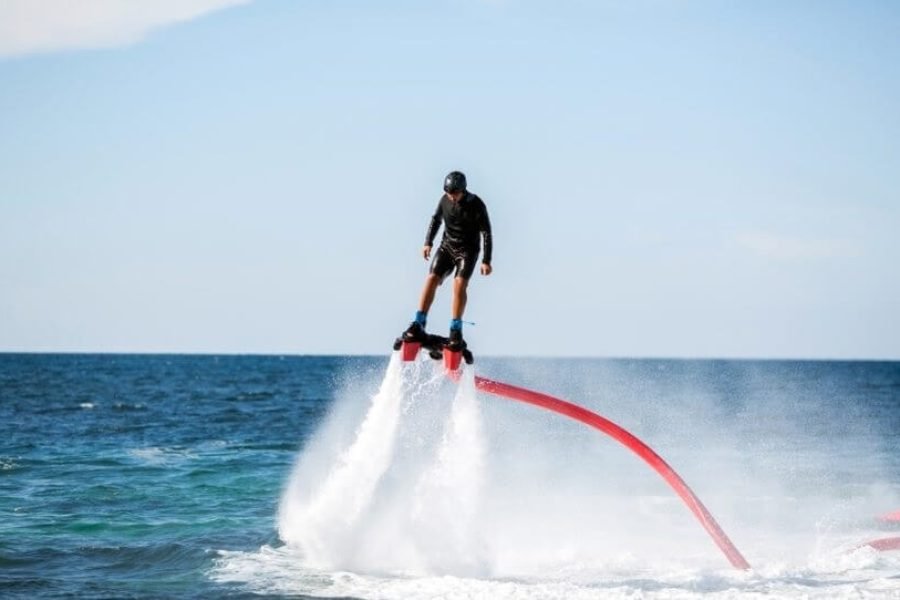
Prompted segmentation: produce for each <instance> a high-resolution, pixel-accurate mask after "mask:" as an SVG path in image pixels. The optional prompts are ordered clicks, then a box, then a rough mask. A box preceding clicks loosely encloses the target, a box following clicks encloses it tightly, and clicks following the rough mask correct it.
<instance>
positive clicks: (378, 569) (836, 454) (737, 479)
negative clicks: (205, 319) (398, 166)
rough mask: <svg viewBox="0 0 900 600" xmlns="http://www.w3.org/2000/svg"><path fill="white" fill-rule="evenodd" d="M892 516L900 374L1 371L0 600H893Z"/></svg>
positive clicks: (635, 367)
mask: <svg viewBox="0 0 900 600" xmlns="http://www.w3.org/2000/svg"><path fill="white" fill-rule="evenodd" d="M475 375H478V376H481V377H488V378H491V379H494V380H498V381H503V382H507V383H510V384H514V385H517V386H521V387H525V388H531V389H536V390H539V391H542V392H545V393H548V394H552V395H553V396H555V397H557V398H562V399H565V400H568V401H570V402H573V403H577V404H579V405H581V406H583V407H585V408H587V409H588V410H590V411H593V412H595V413H598V414H600V415H602V416H604V417H606V418H608V419H610V420H612V421H613V422H615V423H616V424H618V425H620V426H621V427H623V428H625V429H626V430H627V431H629V432H631V433H632V434H634V435H635V436H637V437H638V438H640V439H641V440H643V442H645V443H646V444H647V445H648V446H650V447H651V448H652V449H653V450H655V451H656V452H657V453H658V454H659V456H661V457H662V458H663V459H664V460H665V461H666V462H667V463H668V464H669V465H671V466H672V468H674V469H675V470H676V471H677V472H678V473H679V474H680V476H681V477H682V478H683V480H684V481H685V482H686V484H687V485H689V486H690V487H691V489H692V490H693V491H694V492H695V493H696V495H697V497H699V498H700V499H701V500H702V501H703V503H704V504H705V506H706V507H707V508H708V509H709V511H710V513H711V514H712V515H713V516H714V517H715V519H716V520H717V522H718V525H719V526H720V527H721V529H722V531H723V532H724V534H726V535H727V536H728V537H729V539H730V540H731V541H732V542H733V543H734V545H735V547H736V548H737V549H739V550H740V552H741V553H742V555H743V556H744V557H745V558H746V560H747V561H748V562H749V563H750V565H751V569H749V570H741V569H735V568H734V567H733V566H732V565H731V564H730V563H729V561H728V559H727V558H726V557H725V556H724V554H723V553H722V552H721V551H720V549H719V547H718V546H717V545H716V544H715V543H714V541H713V540H712V539H711V538H710V536H709V535H708V534H707V533H706V531H705V530H704V529H703V527H702V526H701V525H700V524H699V523H698V521H697V519H696V518H695V516H694V514H693V513H692V512H691V511H690V510H688V508H687V507H686V506H685V505H684V504H683V503H682V501H681V499H680V498H679V497H678V496H677V495H676V494H675V493H674V491H673V490H672V489H671V488H670V487H669V486H668V485H667V483H666V482H665V481H664V480H663V479H662V478H661V477H660V476H659V475H658V474H657V473H655V472H654V471H653V470H652V469H651V468H649V467H648V464H647V463H645V462H644V461H642V460H641V459H640V458H638V457H636V456H635V455H634V454H632V453H631V452H630V451H629V450H628V449H627V448H625V447H624V446H622V445H621V444H620V443H618V442H616V441H615V440H613V439H611V438H609V437H608V436H606V435H604V434H603V433H602V432H599V431H597V430H594V429H591V428H588V427H585V426H584V425H583V424H581V423H578V422H575V421H573V420H571V419H567V418H566V417H563V416H561V415H558V414H552V413H549V412H547V411H544V410H542V409H540V408H537V407H534V406H528V405H524V404H521V403H518V402H514V401H511V400H509V399H505V398H501V397H497V396H493V395H489V394H486V393H484V392H482V391H477V390H476V387H475V385H474V376H475ZM897 511H900V363H898V362H866V361H859V362H829V361H810V362H803V361H717V360H612V359H535V358H530V359H514V358H485V359H483V360H481V359H479V360H478V361H477V364H476V365H474V366H473V367H467V368H466V369H465V370H464V372H463V376H462V378H461V379H460V381H459V382H458V383H457V382H454V381H451V380H450V379H448V378H446V377H445V376H444V375H443V373H442V370H441V368H440V366H439V365H438V364H437V363H433V362H431V361H430V360H429V359H427V358H426V357H420V359H419V361H418V362H416V363H412V364H404V363H402V362H401V361H400V360H399V357H398V356H397V355H389V354H386V355H385V356H379V357H318V356H193V355H192V356H181V355H87V354H84V355H81V354H64V355H51V354H0V597H2V598H258V597H267V596H268V597H290V598H307V597H313V598H318V597H329V598H334V597H337V598H365V599H369V598H379V599H381V598H384V599H388V598H391V599H406V598H416V599H418V598H485V599H487V598H491V599H494V598H499V599H502V598H516V599H530V598H560V599H562V598H566V599H571V598H679V599H682V598H762V597H779V598H847V597H853V598H900V551H897V550H895V551H890V550H888V551H879V550H877V549H875V548H873V547H872V546H869V545H867V542H869V541H872V540H877V539H890V538H895V537H898V536H900V522H898V521H897V520H891V519H889V518H887V516H889V515H890V514H891V513H895V512H897ZM888 545H890V544H888Z"/></svg>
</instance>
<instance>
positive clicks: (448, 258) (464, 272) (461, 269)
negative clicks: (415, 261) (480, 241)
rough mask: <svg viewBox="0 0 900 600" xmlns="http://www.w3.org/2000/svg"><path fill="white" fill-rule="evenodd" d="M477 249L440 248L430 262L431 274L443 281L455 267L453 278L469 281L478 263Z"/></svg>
mask: <svg viewBox="0 0 900 600" xmlns="http://www.w3.org/2000/svg"><path fill="white" fill-rule="evenodd" d="M478 252H479V248H477V247H476V248H459V249H457V248H448V247H447V246H440V247H439V248H438V249H437V252H435V253H434V258H433V259H432V260H431V273H433V274H434V275H437V276H438V277H440V278H441V281H443V280H444V279H445V278H446V277H447V275H449V274H450V271H452V270H453V268H454V267H456V273H455V275H454V277H462V278H463V279H469V278H471V277H472V273H474V272H475V263H477V262H478Z"/></svg>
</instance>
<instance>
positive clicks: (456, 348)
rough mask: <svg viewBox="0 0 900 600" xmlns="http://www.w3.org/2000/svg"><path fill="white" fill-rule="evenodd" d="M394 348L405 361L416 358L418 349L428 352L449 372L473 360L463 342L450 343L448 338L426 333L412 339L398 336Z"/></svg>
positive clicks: (469, 363)
mask: <svg viewBox="0 0 900 600" xmlns="http://www.w3.org/2000/svg"><path fill="white" fill-rule="evenodd" d="M394 350H395V351H396V350H399V351H400V355H401V356H402V357H403V360H404V361H405V362H411V361H414V360H416V356H418V354H419V351H420V350H425V351H426V352H428V356H430V357H431V358H433V359H434V360H442V359H443V361H444V368H445V369H446V370H447V371H449V372H454V371H458V370H459V367H460V364H462V362H463V361H465V363H466V364H467V365H471V364H472V363H473V362H475V358H474V357H473V356H472V352H471V351H470V350H469V348H468V346H467V345H466V343H465V342H462V343H461V344H460V345H452V344H451V343H450V338H445V337H443V336H440V335H432V334H430V333H426V334H424V335H423V336H421V337H418V338H415V339H412V338H406V337H405V336H400V337H398V338H397V339H396V340H394Z"/></svg>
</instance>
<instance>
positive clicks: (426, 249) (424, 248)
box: [422, 246, 431, 260]
mask: <svg viewBox="0 0 900 600" xmlns="http://www.w3.org/2000/svg"><path fill="white" fill-rule="evenodd" d="M422 256H424V257H425V260H428V259H429V258H431V246H422Z"/></svg>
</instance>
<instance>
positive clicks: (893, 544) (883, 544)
mask: <svg viewBox="0 0 900 600" xmlns="http://www.w3.org/2000/svg"><path fill="white" fill-rule="evenodd" d="M863 546H870V547H872V548H875V549H876V550H878V551H879V552H886V551H888V550H900V537H888V538H880V539H877V540H872V541H870V542H866V543H865V544H863Z"/></svg>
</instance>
